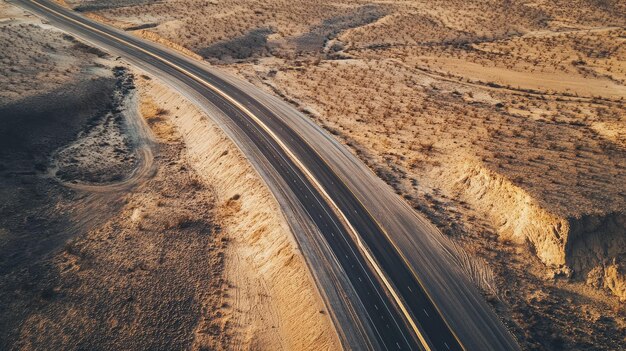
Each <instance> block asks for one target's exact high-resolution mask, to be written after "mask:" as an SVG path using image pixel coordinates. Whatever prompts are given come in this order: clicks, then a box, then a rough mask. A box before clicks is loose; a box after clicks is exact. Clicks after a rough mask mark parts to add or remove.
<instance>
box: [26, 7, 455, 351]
mask: <svg viewBox="0 0 626 351" xmlns="http://www.w3.org/2000/svg"><path fill="white" fill-rule="evenodd" d="M31 2H32V3H33V4H35V5H37V6H39V7H41V8H44V9H46V10H47V11H50V12H53V13H55V14H56V15H58V16H61V17H63V18H65V19H67V20H69V21H71V22H74V23H76V24H78V25H80V26H82V27H84V28H87V29H89V30H91V31H94V32H98V33H100V34H102V35H105V36H107V37H109V38H111V39H113V40H115V41H118V42H120V43H123V44H125V45H127V46H130V47H133V48H135V49H137V50H139V51H141V52H143V53H145V54H147V55H150V56H152V57H154V58H156V59H157V60H159V61H161V62H163V63H165V64H168V65H170V66H171V67H174V68H176V69H177V70H179V71H181V72H182V73H184V74H186V75H187V76H189V77H191V78H193V79H195V80H196V81H197V82H199V83H200V84H202V85H204V86H206V87H207V88H209V89H211V90H213V91H214V92H216V93H217V94H219V95H220V96H221V97H223V98H224V99H226V100H228V102H230V103H231V104H233V105H235V106H236V107H237V108H239V109H240V110H241V111H242V112H244V113H245V114H246V115H248V117H250V118H252V119H253V120H254V121H255V122H257V124H259V125H260V126H261V128H263V129H264V130H265V131H266V132H267V133H268V134H269V135H270V136H271V137H272V139H274V141H275V142H277V143H278V144H279V146H280V147H281V148H282V149H283V151H285V152H286V153H287V155H288V156H289V158H290V159H291V160H292V161H293V162H295V163H296V164H297V165H298V167H299V168H300V169H301V170H302V171H303V172H304V173H305V175H306V176H307V178H309V180H310V181H311V182H313V184H314V185H315V187H316V188H317V189H318V190H319V191H320V192H321V193H322V195H323V196H324V198H326V200H327V201H328V202H329V203H330V204H331V205H332V207H334V208H335V211H336V212H337V213H338V214H339V215H340V216H341V218H342V219H343V221H344V222H345V223H346V225H347V226H348V227H349V230H350V231H351V232H352V233H353V236H354V237H355V238H356V240H357V244H358V246H359V248H360V249H361V250H362V252H363V253H364V254H365V257H366V258H367V260H368V261H369V263H370V264H371V265H372V267H373V268H374V270H375V271H376V273H377V274H378V276H379V277H380V279H381V280H382V281H383V283H384V284H385V287H386V288H387V289H388V291H389V292H390V293H391V295H392V297H393V299H394V300H395V302H396V303H397V304H398V306H399V307H400V309H401V310H402V313H403V314H404V316H405V318H406V319H407V321H408V322H409V324H410V325H411V328H412V329H413V331H414V332H415V334H416V335H417V337H418V338H419V340H420V342H421V343H422V346H424V347H425V348H426V350H429V351H430V350H431V348H430V345H429V344H428V342H426V338H425V337H424V336H423V335H422V333H421V331H420V330H419V328H418V327H417V324H416V323H415V321H414V320H413V318H412V316H411V314H410V313H409V312H408V309H407V308H406V306H405V305H404V302H403V301H402V299H401V298H400V297H399V295H398V293H397V292H396V291H395V289H394V288H393V286H392V285H391V283H390V282H389V279H388V278H387V277H386V275H385V273H384V272H383V270H382V269H381V268H380V267H379V265H378V263H377V262H376V260H375V259H374V258H373V257H372V255H371V253H370V252H369V249H368V248H367V246H366V245H364V244H363V242H362V240H361V237H360V235H359V234H358V232H357V231H356V229H355V228H354V227H353V226H352V224H351V223H350V221H349V220H348V218H347V216H346V215H345V214H344V213H343V212H342V211H341V210H340V209H339V206H338V205H337V204H336V203H335V201H334V200H333V199H332V198H331V197H330V195H328V193H327V192H326V190H325V189H324V187H323V186H322V185H321V184H320V183H319V182H318V181H317V179H316V178H315V177H314V176H313V174H312V173H311V172H310V171H309V169H308V168H307V167H306V166H305V165H304V164H303V163H302V162H301V161H300V160H299V159H298V158H297V157H296V155H295V154H293V152H292V151H291V150H290V149H289V148H288V147H287V145H285V144H284V143H283V141H282V140H281V139H280V138H279V137H278V136H277V135H276V134H275V133H274V132H273V131H272V130H271V129H270V128H269V127H268V126H267V125H266V124H265V123H264V122H263V121H262V120H261V119H260V118H258V117H257V116H256V115H255V114H253V113H252V112H251V111H250V110H248V108H246V107H245V106H243V105H242V104H240V103H239V102H238V101H237V100H235V99H233V98H232V97H230V96H229V95H228V94H226V93H224V92H223V91H222V90H220V89H219V88H217V87H216V86H214V85H213V84H211V83H209V82H207V81H206V80H204V79H203V78H201V77H199V76H197V75H196V74H194V73H192V72H190V71H188V70H187V69H185V68H183V67H181V66H179V65H177V64H175V63H173V62H171V61H169V60H167V59H165V58H163V57H161V56H159V55H156V54H154V53H152V52H150V51H148V50H145V49H143V48H141V47H139V46H137V45H135V44H133V43H130V42H128V41H126V40H124V39H122V38H119V37H116V36H114V35H111V34H109V33H107V32H104V31H101V30H99V29H97V28H94V27H91V26H89V25H88V24H86V23H83V22H80V21H78V20H75V19H73V18H71V17H69V16H67V15H65V14H63V13H61V12H58V11H56V10H54V9H52V8H50V7H47V6H45V5H43V4H41V3H39V2H37V1H34V0H31ZM303 141H304V142H305V143H306V141H305V140H304V139H303ZM307 145H308V143H307ZM309 147H310V148H311V149H312V150H314V151H315V149H314V148H312V147H311V146H310V145H309ZM315 152H316V151H315ZM318 156H319V154H318ZM320 158H321V157H320ZM321 159H322V160H323V158H321ZM331 171H332V170H331ZM338 179H341V178H340V177H338ZM346 189H348V191H350V192H351V193H352V194H353V196H354V198H355V199H356V200H357V201H359V203H360V204H361V206H362V207H363V208H364V209H365V210H366V211H367V213H368V215H369V216H370V218H372V219H373V220H374V221H375V222H376V224H377V225H378V227H379V228H380V229H381V231H382V232H383V233H384V234H385V237H386V238H387V240H388V241H389V242H390V243H391V244H392V246H393V247H394V248H395V249H396V251H397V252H398V253H399V255H400V257H401V258H402V260H403V261H404V262H405V264H406V266H407V267H408V268H409V270H410V271H411V273H412V275H413V276H414V278H415V279H416V280H417V281H418V283H419V284H420V285H421V287H422V290H423V291H424V292H425V293H426V295H427V296H428V297H429V299H430V300H431V302H433V305H434V306H435V308H436V309H437V311H438V312H439V314H440V316H441V317H442V319H443V321H444V323H445V324H446V325H447V326H448V329H449V330H450V331H451V332H452V334H453V335H454V337H455V338H456V339H457V341H458V342H459V345H461V347H463V346H462V344H461V342H460V340H459V339H458V337H457V335H456V333H454V331H453V329H452V328H450V326H449V324H448V322H447V321H446V320H445V318H443V315H442V314H441V311H439V309H438V308H437V306H436V305H435V303H434V300H433V299H432V297H431V296H430V294H429V293H428V291H427V290H426V289H424V286H423V284H422V281H421V279H419V277H418V276H417V274H416V273H415V271H414V270H413V267H412V266H411V265H410V264H409V262H408V261H407V259H406V257H405V256H404V255H403V254H402V251H400V250H399V248H398V247H397V245H396V244H395V243H394V241H393V240H391V237H390V236H389V234H388V233H387V231H386V230H384V228H383V227H382V226H381V225H380V223H379V222H378V221H377V220H376V219H375V218H374V217H373V216H372V215H371V213H370V212H369V211H368V210H367V208H366V207H365V206H364V205H363V203H362V202H361V201H360V200H359V199H358V197H356V195H355V194H354V193H353V192H352V190H351V189H350V188H349V187H348V186H346Z"/></svg>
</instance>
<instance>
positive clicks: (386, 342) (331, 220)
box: [16, 0, 518, 350]
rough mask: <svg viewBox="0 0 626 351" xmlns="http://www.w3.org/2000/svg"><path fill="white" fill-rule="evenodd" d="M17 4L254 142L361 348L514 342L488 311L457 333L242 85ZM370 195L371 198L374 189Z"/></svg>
mask: <svg viewBox="0 0 626 351" xmlns="http://www.w3.org/2000/svg"><path fill="white" fill-rule="evenodd" d="M16 2H17V3H18V4H19V5H21V6H23V7H25V8H26V9H28V10H30V11H32V12H34V13H36V14H38V15H40V16H42V17H44V18H46V19H48V20H49V21H50V22H51V23H53V24H55V25H57V26H59V27H61V28H62V29H64V30H67V31H70V32H72V33H74V34H76V35H77V36H79V37H81V38H83V39H85V40H88V41H90V42H92V43H94V44H96V45H100V46H102V47H104V48H106V49H108V50H112V51H115V53H117V54H119V55H121V56H124V57H126V58H129V59H132V61H134V62H142V64H143V65H147V66H150V67H151V68H152V69H153V70H154V71H157V72H159V73H160V74H162V75H165V76H169V77H172V78H174V79H176V80H177V81H179V82H181V83H182V84H184V85H185V86H186V87H187V88H189V89H191V90H193V91H195V92H197V93H198V94H199V95H201V96H202V97H204V98H205V99H207V100H208V101H210V102H211V103H212V104H213V105H214V106H216V107H217V108H219V109H220V110H221V111H222V112H223V113H224V114H225V115H227V116H228V117H229V118H230V119H231V120H232V122H233V123H234V125H236V126H237V128H239V130H240V131H241V132H242V135H245V137H246V138H247V140H246V142H250V143H252V144H253V145H254V146H255V147H256V148H257V149H258V150H259V152H260V154H262V155H263V157H264V158H265V160H264V161H265V162H267V163H269V164H270V165H271V166H272V167H273V168H274V170H275V171H276V173H277V174H279V175H280V177H282V180H283V181H284V182H283V184H286V185H287V186H288V188H289V189H288V190H289V191H290V192H291V193H292V194H294V196H295V197H296V198H297V199H298V201H299V202H300V205H301V206H302V207H303V209H304V210H305V212H306V214H307V215H308V217H309V219H310V220H311V221H312V222H313V223H314V224H315V226H316V227H317V228H319V232H320V233H321V235H322V236H323V240H325V241H326V243H327V244H328V246H329V247H330V248H331V249H332V253H333V255H334V259H335V260H336V263H337V264H338V265H339V266H340V267H341V269H342V271H343V272H344V273H345V276H346V278H347V280H348V281H349V282H350V284H351V286H352V288H353V289H354V292H356V295H357V298H358V300H359V301H358V303H360V304H362V306H364V307H365V309H366V311H367V313H366V319H367V320H366V321H363V322H364V323H367V324H368V325H369V330H371V331H372V333H371V334H372V335H371V340H369V341H367V342H366V343H364V344H366V345H367V346H368V347H370V348H374V349H378V348H380V349H386V350H416V349H431V350H462V349H475V348H476V347H480V349H481V350H483V349H484V350H487V349H490V350H509V349H513V350H515V349H517V348H518V346H517V345H516V343H515V342H514V340H513V339H512V338H511V336H510V334H509V333H508V332H507V331H506V329H505V328H504V326H502V324H501V323H499V321H498V320H497V318H495V319H494V318H491V316H492V315H493V313H491V315H488V317H489V318H491V319H494V320H493V321H491V319H489V318H487V320H489V321H491V322H489V324H484V323H483V321H484V320H485V317H484V316H483V315H482V314H481V315H480V318H476V319H475V320H467V321H466V323H478V324H484V325H479V326H478V328H476V329H477V330H482V328H485V329H488V330H487V331H486V332H485V333H484V335H480V336H477V337H476V340H472V339H471V337H470V336H468V333H466V332H463V331H462V330H461V331H460V332H459V331H458V330H457V329H458V328H459V327H458V324H454V325H451V324H450V322H449V320H447V319H446V318H445V316H444V314H442V313H441V308H438V306H437V305H436V302H437V301H441V299H442V297H441V296H437V298H436V299H434V298H433V295H432V294H433V291H429V290H428V289H427V287H425V284H424V281H423V279H420V276H419V275H418V273H417V272H419V271H420V269H422V267H416V266H415V265H413V264H411V263H410V262H409V261H408V260H407V258H406V256H405V254H404V253H403V251H402V250H401V249H400V248H398V245H397V244H396V243H395V242H394V240H393V235H392V234H393V233H391V234H390V233H389V232H388V231H386V230H385V228H384V227H383V225H382V224H381V223H380V221H379V220H377V218H376V217H375V216H374V215H372V213H371V211H370V210H369V209H368V208H367V207H366V205H364V202H363V201H362V200H361V199H360V198H359V196H357V195H356V194H355V192H354V189H351V187H350V186H349V185H348V184H347V182H346V181H345V180H344V178H342V177H341V176H340V175H339V174H338V173H337V172H336V171H335V170H334V169H333V167H332V166H331V165H330V164H329V162H327V161H326V160H325V159H324V157H323V156H322V155H321V153H320V150H318V149H316V148H315V146H314V145H312V144H310V143H309V142H307V141H306V140H305V138H304V137H303V136H302V134H301V133H300V132H299V131H298V130H296V129H295V128H294V126H292V125H290V124H288V123H286V121H285V119H283V118H280V117H279V116H277V114H276V113H275V111H273V109H272V108H271V107H268V106H267V104H265V103H264V102H263V101H260V100H259V99H257V98H255V97H254V96H253V95H251V94H248V93H247V92H246V89H241V88H240V87H238V86H237V84H233V82H232V81H230V80H227V79H223V78H222V77H221V76H219V75H216V74H214V72H211V71H210V70H207V69H206V67H205V66H204V65H202V64H199V63H197V62H195V61H193V60H190V59H188V58H185V57H183V56H181V55H179V54H176V53H174V52H172V51H171V50H168V49H165V48H162V47H160V46H158V45H155V44H151V43H147V42H145V41H143V40H141V39H138V38H135V37H133V36H131V35H128V34H125V33H123V32H121V31H118V30H115V29H112V28H110V27H107V26H105V25H102V24H99V23H94V22H93V21H91V20H88V19H86V18H84V17H82V16H80V15H77V14H75V13H73V12H72V11H69V10H67V9H64V8H61V7H59V6H58V5H56V4H53V3H50V2H48V1H45V0H34V1H30V0H16ZM247 89H248V88H247ZM371 196H372V197H374V198H375V197H376V194H372V195H371ZM449 264H450V265H453V263H452V262H449ZM452 272H453V273H451V274H450V276H452V277H454V274H457V273H456V272H458V270H456V269H454V270H452ZM454 293H456V292H454ZM472 293H474V292H472ZM443 298H444V299H445V297H443ZM453 298H454V296H453ZM469 301H473V300H469ZM331 307H332V306H331ZM470 307H471V308H469V309H468V310H469V312H467V311H465V312H464V313H465V314H466V315H467V314H469V315H471V313H474V312H472V311H475V310H478V311H480V309H484V308H488V307H486V305H480V306H478V307H476V306H470ZM339 327H341V326H339ZM346 346H350V345H346Z"/></svg>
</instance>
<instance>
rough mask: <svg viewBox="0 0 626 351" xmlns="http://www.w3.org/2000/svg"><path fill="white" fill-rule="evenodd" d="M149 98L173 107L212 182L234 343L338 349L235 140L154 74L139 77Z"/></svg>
mask: <svg viewBox="0 0 626 351" xmlns="http://www.w3.org/2000/svg"><path fill="white" fill-rule="evenodd" d="M139 84H140V86H141V90H142V91H143V94H142V98H143V99H144V104H146V101H147V104H153V106H156V108H158V107H160V108H166V109H170V110H171V113H170V114H168V115H167V116H168V117H167V121H168V122H169V123H172V125H173V126H175V127H176V129H177V130H178V131H180V133H181V134H182V136H183V139H184V141H185V144H186V152H187V159H188V161H189V163H190V164H191V165H192V166H193V168H194V169H195V170H196V172H197V173H198V174H199V175H200V176H201V178H202V179H203V180H204V181H206V182H207V183H208V184H211V186H212V188H213V191H214V192H215V196H216V198H217V207H218V210H217V213H218V216H219V217H221V218H222V223H221V225H222V226H223V227H222V230H223V231H224V233H225V236H226V238H228V240H229V245H227V249H226V251H225V279H226V281H227V282H228V290H227V294H225V296H224V297H223V299H222V303H223V305H224V306H227V308H226V310H225V313H224V316H223V323H224V325H226V326H227V328H232V335H233V336H232V340H231V341H230V342H231V344H230V345H229V346H228V348H229V349H249V348H252V349H263V350H279V349H288V350H305V349H315V350H324V349H328V350H336V349H338V348H339V347H340V344H339V341H338V338H337V336H336V333H335V331H334V329H333V326H332V324H331V320H330V318H329V315H328V314H327V313H326V312H325V311H324V310H325V307H324V304H323V301H322V300H321V297H320V296H319V294H318V292H317V290H316V287H315V284H314V282H313V281H312V277H311V275H310V273H309V271H308V269H307V266H306V264H305V261H304V259H303V257H302V255H301V253H300V252H299V250H298V249H297V244H296V243H295V241H294V239H293V237H292V235H291V234H290V229H289V226H288V225H287V223H286V221H285V219H284V218H283V216H282V215H281V212H280V209H279V206H278V203H277V202H276V200H275V198H274V197H273V196H272V195H271V194H270V193H269V190H268V189H267V188H266V186H265V185H264V184H263V182H262V181H261V179H260V178H259V176H258V175H257V174H256V173H255V172H254V170H253V169H252V168H251V166H250V165H249V164H248V163H247V161H246V160H245V158H244V157H243V156H242V154H241V153H240V151H239V150H238V149H237V148H236V147H235V145H234V144H233V143H232V142H231V141H230V140H229V139H227V137H226V136H225V135H224V133H223V132H222V131H221V130H220V129H218V127H217V126H216V125H215V124H213V123H212V122H211V120H210V119H209V118H208V117H207V116H206V115H204V113H202V112H201V111H200V110H199V109H198V108H197V107H195V106H194V105H192V104H191V103H190V102H189V101H187V100H185V99H184V98H182V97H181V96H180V95H178V94H177V93H175V92H173V91H171V90H168V89H167V88H165V87H163V86H162V85H161V84H159V83H157V82H155V81H147V80H145V79H141V80H140V81H139Z"/></svg>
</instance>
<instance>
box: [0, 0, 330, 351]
mask: <svg viewBox="0 0 626 351" xmlns="http://www.w3.org/2000/svg"><path fill="white" fill-rule="evenodd" d="M0 14H1V15H2V16H1V17H2V18H1V19H0V44H1V45H2V46H3V47H4V48H5V49H3V50H2V52H0V60H1V61H2V65H1V66H0V67H1V69H2V70H4V72H3V74H2V75H1V76H0V92H1V95H0V143H1V144H0V184H1V185H0V197H1V198H2V199H3V200H2V202H1V204H0V310H1V311H2V313H1V314H0V349H2V350H49V349H57V350H61V349H89V350H94V349H103V350H121V349H132V350H181V349H193V350H226V349H227V350H232V349H244V350H247V349H254V350H282V349H292V350H293V349H298V350H303V349H316V350H317V349H328V350H331V349H338V348H339V347H340V346H339V341H338V338H337V336H336V333H335V331H334V328H333V326H332V324H331V321H330V318H329V314H328V313H326V311H325V307H324V303H323V301H322V300H321V298H320V296H319V294H318V292H317V290H316V288H315V284H314V282H313V280H312V277H311V275H310V273H309V271H308V269H307V267H306V264H305V261H304V259H303V257H302V255H301V254H300V252H299V251H298V249H297V245H296V243H295V241H294V239H293V237H292V234H291V232H290V229H289V227H288V225H287V223H286V221H285V219H284V218H283V217H282V215H281V212H280V209H279V207H278V204H277V202H276V200H275V199H274V197H272V196H271V194H270V193H269V190H268V189H267V188H266V187H265V184H264V183H263V182H262V181H261V180H260V177H259V176H258V175H257V174H256V173H255V172H254V170H253V169H252V168H251V166H250V165H249V164H248V162H247V161H246V159H245V158H244V157H243V156H242V155H241V153H240V151H239V150H238V149H237V148H236V147H235V146H234V144H233V143H232V142H230V141H229V140H228V139H227V138H226V136H225V135H224V134H223V133H222V132H221V131H220V130H219V129H218V128H217V127H216V126H215V125H214V124H213V123H212V122H211V121H210V119H209V118H208V117H207V116H206V115H204V114H203V113H201V112H200V111H199V110H198V109H197V108H195V107H194V106H193V105H192V104H191V103H189V102H188V101H186V100H185V99H183V98H182V97H181V96H179V95H177V94H176V93H174V92H173V91H170V90H168V89H167V88H165V87H164V86H162V85H161V84H160V83H158V82H156V81H155V80H153V79H151V78H150V77H149V76H146V75H144V74H143V73H141V72H136V71H132V69H131V68H129V67H128V66H126V65H125V64H124V63H123V62H121V61H113V60H112V58H111V57H109V56H108V55H107V54H106V53H104V52H100V51H99V50H97V49H94V48H92V47H90V46H88V45H85V44H83V43H81V42H79V41H78V40H76V39H74V38H72V37H71V36H68V35H65V34H63V33H61V32H59V31H56V30H54V29H53V28H50V27H48V26H46V25H45V24H42V23H41V22H39V21H38V20H36V19H35V18H33V17H31V16H30V15H28V14H26V13H23V12H22V11H21V10H19V9H17V8H15V7H12V6H10V5H8V4H6V3H4V2H0Z"/></svg>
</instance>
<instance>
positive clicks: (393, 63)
mask: <svg viewBox="0 0 626 351" xmlns="http://www.w3.org/2000/svg"><path fill="white" fill-rule="evenodd" d="M68 3H69V5H68V6H71V7H74V8H76V9H77V10H79V11H83V12H86V13H89V14H91V15H95V16H98V18H100V19H103V20H106V21H108V22H110V23H113V24H115V25H118V26H120V27H123V28H126V29H127V30H129V31H133V32H136V33H137V34H138V35H142V36H144V37H146V32H149V33H151V34H150V36H151V37H152V38H158V40H160V41H161V42H165V43H167V42H170V43H175V44H176V45H178V46H183V47H184V48H185V50H186V51H187V52H188V53H189V52H190V51H191V52H192V55H195V56H201V57H203V58H205V59H206V60H208V61H209V62H212V63H214V64H217V65H221V66H222V67H223V68H225V69H228V70H231V71H232V72H234V73H236V74H239V75H241V76H242V77H245V78H246V79H248V80H250V81H252V82H254V83H255V84H257V85H259V86H260V87H262V88H264V89H268V90H269V91H272V92H274V93H275V94H277V95H279V96H282V97H284V98H285V99H288V100H289V101H290V102H292V103H293V104H294V105H295V106H297V107H298V108H299V109H301V110H302V111H303V112H305V113H306V114H307V115H309V116H310V118H312V119H314V120H315V121H317V122H318V123H319V124H321V125H322V126H324V127H325V128H326V129H327V130H329V131H330V132H331V133H332V134H334V135H335V136H336V137H337V138H338V139H339V140H341V141H342V142H344V143H345V144H346V145H347V146H348V147H350V148H351V149H352V150H353V151H354V152H355V153H356V154H357V155H358V156H359V157H360V158H361V159H363V160H364V161H365V162H366V163H367V164H368V165H369V166H370V167H371V168H372V170H373V171H375V172H376V173H377V174H378V175H379V176H380V177H381V178H383V179H384V180H385V181H387V182H388V183H389V184H390V185H391V186H393V187H394V188H395V189H396V191H397V192H398V194H400V195H402V196H404V198H405V199H406V201H408V202H409V203H410V204H411V205H413V206H414V208H415V209H416V210H418V211H420V212H422V213H424V214H425V215H427V216H428V217H429V218H430V219H431V220H432V221H433V222H434V223H436V224H437V225H438V226H439V228H440V229H441V230H442V231H443V232H444V233H446V234H448V235H449V236H451V237H452V238H453V239H455V240H456V241H458V242H459V243H461V244H462V246H463V247H464V248H465V249H466V250H467V251H468V252H470V253H472V254H474V255H476V256H477V257H479V258H482V259H484V260H486V261H487V262H489V263H490V265H491V267H492V269H493V271H494V273H495V276H496V279H497V282H498V289H497V290H498V291H497V294H496V295H495V296H492V295H490V296H488V298H489V300H490V301H491V302H492V304H493V307H494V309H495V310H496V311H497V312H498V313H499V315H500V316H501V317H502V318H503V319H505V320H507V321H510V322H511V325H514V326H515V327H514V330H513V332H514V333H515V334H516V336H517V337H518V339H519V340H520V342H521V343H522V345H524V346H525V347H526V348H528V349H541V350H560V349H565V350H569V349H584V350H590V349H598V350H616V349H624V348H626V311H625V307H624V302H625V301H626V276H625V274H626V233H625V227H626V191H625V190H624V189H626V149H625V148H626V110H625V108H624V106H625V100H626V44H625V42H626V3H624V2H623V1H618V0H577V1H574V2H572V1H532V2H531V1H520V0H513V1H495V0H485V1H478V0H476V1H454V0H446V1H411V2H404V1H367V2H366V1H356V0H355V1H350V0H342V1H317V2H310V1H297V0H296V1H288V2H285V1H281V0H263V1H226V0H225V1H204V0H193V1H188V2H185V6H181V3H180V2H179V1H175V0H165V1H160V2H146V1H140V0H128V1H104V2H102V1H99V2H97V5H95V4H96V3H95V2H89V1H80V0H73V1H68Z"/></svg>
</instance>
